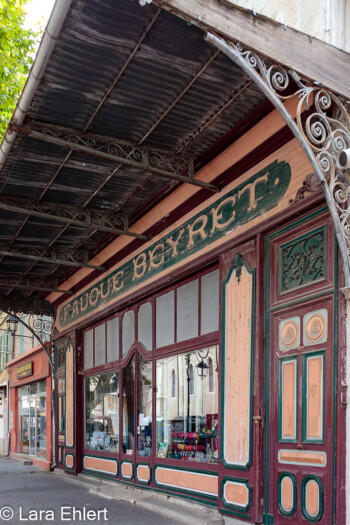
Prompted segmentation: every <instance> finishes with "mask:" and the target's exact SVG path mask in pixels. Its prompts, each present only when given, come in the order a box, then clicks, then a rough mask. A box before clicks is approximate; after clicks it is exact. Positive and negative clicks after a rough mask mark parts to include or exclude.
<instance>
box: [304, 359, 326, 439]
mask: <svg viewBox="0 0 350 525" xmlns="http://www.w3.org/2000/svg"><path fill="white" fill-rule="evenodd" d="M324 388H325V355H324V351H320V352H314V353H312V354H305V355H303V443H324V426H325V425H324V413H325V406H324V404H325V392H324Z"/></svg>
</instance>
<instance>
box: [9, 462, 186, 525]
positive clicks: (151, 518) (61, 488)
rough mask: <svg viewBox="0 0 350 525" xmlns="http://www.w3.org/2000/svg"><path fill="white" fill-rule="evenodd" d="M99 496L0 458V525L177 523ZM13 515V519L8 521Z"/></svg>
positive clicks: (171, 524)
mask: <svg viewBox="0 0 350 525" xmlns="http://www.w3.org/2000/svg"><path fill="white" fill-rule="evenodd" d="M98 492H99V491H98V490H95V493H93V492H91V491H90V489H89V487H88V486H87V485H85V486H84V484H83V485H82V484H80V483H74V482H69V481H67V480H66V476H63V475H57V474H55V473H52V472H43V471H41V470H40V469H38V468H36V467H35V466H33V465H28V466H27V465H23V462H20V461H16V460H13V459H9V458H3V457H0V525H5V524H8V525H23V524H30V523H35V524H36V525H37V524H38V525H40V524H41V523H45V524H49V523H55V524H67V523H74V524H83V525H86V524H87V523H94V524H109V525H134V524H142V525H158V524H159V525H163V524H164V525H175V524H176V525H178V523H179V522H178V521H175V520H174V519H170V518H167V517H164V516H161V515H160V514H158V513H155V512H152V511H151V510H147V509H146V508H144V507H142V506H139V505H135V504H133V503H129V502H127V501H121V500H117V499H106V497H102V496H101V495H99V494H98ZM74 507H75V513H74ZM40 511H41V514H40ZM88 511H90V513H89V514H87V513H88ZM98 511H100V512H99V513H98ZM12 513H13V518H12V519H10V520H7V518H8V517H10V515H11V514H12ZM62 513H63V514H62ZM84 513H85V514H84ZM105 518H107V519H105Z"/></svg>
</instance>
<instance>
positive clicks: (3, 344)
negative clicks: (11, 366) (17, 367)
mask: <svg viewBox="0 0 350 525" xmlns="http://www.w3.org/2000/svg"><path fill="white" fill-rule="evenodd" d="M11 352H12V337H11V334H10V332H2V333H0V372H2V371H3V370H5V368H6V364H7V363H8V362H9V361H10V360H11Z"/></svg>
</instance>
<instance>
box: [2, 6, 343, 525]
mask: <svg viewBox="0 0 350 525" xmlns="http://www.w3.org/2000/svg"><path fill="white" fill-rule="evenodd" d="M140 3H141V4H149V3H150V2H149V1H147V0H143V1H142V0H141V1H140ZM241 4H242V5H243V3H241ZM264 5H265V4H264ZM266 5H267V4H266ZM274 5H275V4H274ZM283 5H284V6H287V4H285V3H283ZM298 5H299V6H300V9H304V7H303V6H302V4H301V3H300V4H298ZM324 5H325V6H326V5H328V6H329V5H330V3H329V2H328V3H327V2H324ZM247 7H251V8H253V7H254V6H253V5H252V4H249V5H247ZM267 7H269V8H271V7H272V3H271V5H269V6H267ZM287 7H288V6H287ZM343 7H344V9H345V4H343ZM261 12H264V13H265V14H266V15H267V16H269V15H270V16H272V11H271V10H270V11H261ZM284 14H285V17H286V18H285V20H283V21H284V22H286V21H287V20H291V19H290V16H291V13H289V10H286V11H284ZM273 18H275V19H276V20H281V18H280V17H279V16H278V17H277V15H276V16H273ZM305 20H306V19H305ZM298 23H299V22H298ZM298 23H297V22H295V23H291V25H293V26H294V27H297V28H299V27H300V28H301V29H302V30H305V31H307V30H308V29H307V26H305V27H304V26H302V27H301V26H299V25H298ZM206 30H208V31H209V34H207V35H206V38H204V36H205V34H204V32H205V31H206ZM322 31H323V30H322ZM322 31H321V32H322ZM310 33H311V29H310ZM317 34H319V33H317ZM217 35H220V38H218V37H217ZM237 40H238V42H237ZM325 41H327V38H322V40H318V39H316V38H315V39H313V38H311V37H310V38H309V37H308V36H306V35H305V34H303V33H300V32H299V31H297V30H296V29H291V28H287V27H286V28H285V27H284V26H282V25H280V24H278V23H276V22H275V21H271V20H267V19H266V18H264V17H262V16H256V17H255V16H254V15H253V14H252V13H251V12H249V13H247V12H246V11H245V10H243V9H238V8H236V7H234V6H233V5H232V3H231V2H228V1H225V2H224V1H219V0H218V1H215V0H210V1H208V2H203V0H164V1H163V0H159V1H155V2H152V3H151V5H145V6H144V7H143V8H141V7H140V5H139V3H138V2H135V1H131V0H119V1H118V2H113V1H109V0H103V1H98V2H97V1H96V0H85V1H84V2H79V1H77V0H72V1H70V0H65V1H64V2H63V0H62V2H58V3H57V4H56V7H55V9H54V13H53V17H52V19H51V25H50V26H49V29H48V30H47V32H46V34H45V36H44V40H43V44H42V48H41V53H40V52H39V55H38V58H37V61H36V63H35V65H34V70H33V71H34V73H35V72H37V74H33V75H32V77H30V80H29V81H28V84H27V88H25V90H24V94H23V95H22V99H21V102H23V105H22V104H21V103H20V104H19V107H20V108H21V110H20V111H21V114H20V115H19V113H18V112H17V113H15V116H14V118H13V120H12V125H11V126H10V128H9V132H8V133H7V142H6V143H4V144H3V146H2V148H1V151H0V166H2V169H1V173H2V176H3V177H4V180H5V179H6V184H4V194H5V195H6V196H7V199H8V200H7V201H6V203H5V205H6V208H5V210H7V212H8V214H9V215H11V213H12V215H11V217H13V214H14V213H17V214H18V209H21V210H22V216H21V219H17V222H16V227H17V229H19V231H20V232H21V236H22V239H21V242H24V241H27V244H30V243H31V242H32V241H33V239H36V242H37V243H39V241H41V243H42V244H43V246H42V248H40V247H39V248H36V249H28V248H27V246H24V247H23V244H20V243H18V244H19V245H18V246H16V242H14V243H12V241H11V239H12V237H11V235H12V234H13V232H12V231H11V235H10V234H8V236H7V242H8V246H7V249H6V250H5V249H4V250H3V252H4V253H5V258H6V257H8V258H10V257H12V259H11V260H14V263H13V267H14V268H15V269H16V270H17V273H19V272H20V271H23V268H22V265H23V266H24V267H25V270H26V278H27V279H28V281H26V282H24V280H23V282H22V281H21V282H19V280H18V279H17V280H16V279H14V284H13V282H12V283H11V286H13V288H11V287H10V286H9V288H8V296H7V303H6V304H9V305H10V304H13V305H16V304H19V302H20V300H23V307H24V305H25V306H26V307H27V308H28V309H30V308H32V309H34V308H36V311H41V309H44V308H46V309H52V310H53V309H55V313H56V317H55V329H54V332H53V335H52V343H53V345H54V352H53V355H54V362H55V385H54V386H55V389H54V390H55V392H54V395H55V400H54V401H55V402H54V406H56V407H57V410H56V419H55V427H56V433H55V436H54V437H55V442H56V448H55V450H54V453H55V457H56V463H57V466H58V467H59V468H61V469H63V470H64V471H65V472H66V473H67V475H77V474H79V473H80V472H84V473H87V474H89V475H92V476H98V477H104V478H106V479H109V480H111V481H115V482H121V483H126V484H130V485H135V486H138V487H148V488H150V489H152V490H154V491H161V492H165V493H167V494H170V495H175V496H176V495H177V496H180V497H183V498H188V499H190V500H194V501H196V502H199V503H202V504H203V505H208V506H212V507H215V508H217V509H218V511H219V512H220V513H222V515H223V516H224V517H225V520H226V521H227V523H232V524H233V523H242V522H243V523H247V522H249V523H265V524H266V525H272V524H276V525H287V524H288V523H314V522H317V523H320V525H333V524H334V525H335V524H336V525H346V524H347V523H349V521H350V490H347V489H348V484H349V483H350V449H349V447H347V446H346V440H347V436H348V434H349V432H350V409H349V406H348V403H347V390H346V389H347V382H348V381H349V378H350V365H349V363H350V360H349V358H348V354H349V343H348V340H347V337H346V330H347V329H349V326H350V325H349V317H348V318H347V317H346V311H347V309H348V305H349V298H350V259H349V253H350V235H349V231H350V220H349V217H350V214H349V202H348V201H349V197H348V196H349V194H350V189H349V188H350V183H349V180H350V178H349V177H350V172H349V167H350V162H349V160H348V159H349V157H350V118H349V115H348V113H347V109H348V100H349V99H350V88H349V83H348V78H349V76H350V60H349V58H350V57H349V53H346V52H345V51H344V50H343V49H338V48H335V47H333V46H331V45H329V44H327V43H325ZM209 42H210V43H209ZM212 44H213V45H212ZM339 46H343V47H345V40H344V44H343V43H342V42H340V43H339ZM251 49H254V50H255V51H251ZM280 63H282V64H283V65H284V67H282V66H280V65H279V64H280ZM294 69H295V70H296V71H297V73H298V74H297V73H296V72H295V71H294ZM34 77H35V78H34ZM33 78H34V80H33ZM32 82H33V83H34V84H33V83H32ZM255 83H256V85H255ZM322 85H324V86H326V87H324V88H323V87H322ZM283 94H285V96H283ZM338 97H339V98H338ZM30 101H31V102H30ZM25 103H26V104H27V105H26V106H25V105H24V104H25ZM24 107H25V109H23V108H24ZM10 143H11V144H13V146H12V149H11V146H9V144H10ZM31 177H37V178H38V180H39V181H40V187H39V188H38V189H37V188H31V191H32V193H31V197H30V199H29V200H28V202H26V207H22V208H21V203H22V205H23V201H15V202H14V201H13V199H12V195H13V194H14V192H15V191H18V187H19V186H20V182H21V181H22V182H23V183H25V181H27V180H28V178H31ZM19 196H20V197H22V198H23V199H24V198H25V197H26V195H24V194H23V193H22V194H20V195H19ZM11 199H12V200H11ZM4 200H6V199H4ZM1 202H2V200H1V199H0V206H1ZM34 203H35V204H34ZM53 203H54V204H53ZM57 204H59V207H58V208H57V206H56V205H57ZM65 206H66V208H65ZM11 210H12V211H11ZM28 210H29V211H28ZM106 210H107V211H106ZM27 212H28V215H26V213H27ZM119 213H120V215H118V214H119ZM23 216H26V217H27V219H26V220H27V221H28V222H25V223H24V224H23ZM33 216H34V218H33ZM37 217H39V218H38V219H37ZM62 217H63V219H62ZM15 218H16V216H15ZM15 218H13V221H14V222H15ZM117 219H118V220H117ZM62 220H63V221H64V225H62V224H61V225H60V224H57V223H59V222H60V221H62ZM30 221H32V222H30ZM42 221H44V224H45V228H43V227H42ZM128 221H129V223H130V224H131V226H130V228H129V223H128ZM28 224H29V225H30V228H29V227H28ZM13 228H14V230H16V228H15V226H14V227H13ZM45 243H46V244H45ZM52 246H53V247H54V248H53V249H52V250H51V248H52ZM80 248H84V249H85V250H87V251H89V253H90V257H87V255H86V252H81V251H79V250H80ZM18 254H20V256H21V262H18V261H17V260H16V256H18ZM26 257H28V261H26ZM22 260H24V261H25V262H22ZM33 260H35V261H36V262H35V263H33ZM5 262H6V261H5ZM35 264H37V267H35ZM69 265H71V266H72V267H71V268H69V269H68V270H67V269H66V266H69ZM33 267H34V269H33ZM38 267H39V269H40V272H41V273H40V272H39V270H38ZM77 267H79V268H78V269H77ZM7 269H8V267H7V266H6V264H3V263H2V261H1V260H0V275H1V272H3V273H4V274H6V271H7ZM32 270H33V273H32V274H31V272H32ZM39 273H40V275H43V276H44V277H45V276H46V279H47V281H45V278H44V277H43V278H42V279H41V281H40V282H38V274H39ZM52 277H55V278H56V283H55V284H52V282H51V278H52ZM30 279H32V281H31V282H32V289H31V290H30V291H29V292H28V294H27V296H26V297H23V295H20V293H19V292H16V290H15V286H16V285H17V286H22V287H25V288H26V289H28V288H30V285H29V284H28V283H29V282H30ZM21 283H22V284H21ZM35 289H36V290H38V291H40V294H39V295H38V294H36V295H35V293H34V290H35ZM46 290H48V291H50V293H48V294H46V293H45V294H44V293H43V291H46ZM11 301H12V302H11ZM0 306H1V298H0ZM40 352H41V351H40V350H38V349H33V350H31V351H29V352H27V354H25V356H23V357H19V358H17V360H15V361H14V362H13V363H12V364H11V365H10V370H11V386H13V388H11V391H12V390H13V391H14V392H16V393H14V395H13V396H12V401H11V408H12V407H13V410H16V407H18V417H17V416H16V415H15V416H14V421H15V422H14V428H13V431H12V435H11V440H12V441H11V443H12V445H11V450H12V451H15V450H16V453H23V452H26V451H27V452H29V454H32V455H33V456H36V457H38V456H40V454H42V455H44V452H43V451H44V450H45V448H44V443H41V440H42V441H44V440H43V439H42V435H41V434H42V433H41V432H39V442H38V441H37V437H38V432H36V433H34V437H35V439H36V442H35V443H34V445H32V444H31V441H30V439H29V440H26V439H24V437H25V438H27V436H25V432H23V429H24V430H25V429H26V419H25V418H26V416H27V414H26V413H25V412H24V410H27V409H28V407H31V406H32V404H31V403H33V406H36V407H37V408H36V410H37V412H36V417H38V407H39V418H40V417H41V412H40V410H41V408H42V406H43V405H42V403H43V402H44V400H43V399H42V397H43V396H41V392H44V388H45V387H46V410H47V411H49V407H50V404H49V397H50V390H49V379H50V378H49V369H48V365H47V366H46V365H45V364H44V363H45V359H44V357H45V356H44V355H43V354H42V353H41V354H40ZM36 356H37V357H36ZM36 358H37V359H38V362H39V361H40V363H41V365H40V366H41V371H39V372H35V366H36V361H35V359H36ZM32 361H33V365H34V372H35V373H34V374H33V375H32V378H31V380H30V381H33V383H31V384H28V383H29V382H28V380H27V379H26V378H23V379H19V378H18V376H17V372H18V368H21V367H22V366H25V365H28V363H30V362H32ZM38 366H39V365H38ZM40 366H39V368H40ZM347 370H348V371H347ZM22 381H23V383H22ZM42 381H45V382H46V384H45V383H43V382H42ZM23 385H25V387H26V388H27V390H24V391H23V390H22V389H23V388H24V387H23ZM26 393H27V394H28V395H26ZM16 396H17V397H16ZM23 416H24V419H23ZM36 424H37V428H39V424H40V428H44V425H43V423H42V421H41V420H40V422H37V423H36ZM346 425H347V426H348V427H346ZM49 426H50V425H49V419H47V420H46V428H47V429H48V428H49ZM12 436H13V439H12ZM12 446H14V447H17V446H18V447H19V448H17V449H15V448H12ZM21 447H22V449H21ZM33 447H34V448H33ZM48 447H49V434H47V436H46V456H45V461H46V466H48V463H49V461H50V460H51V459H50V458H51V456H50V453H49V451H48V450H49V449H48ZM24 448H26V450H24ZM52 460H54V458H52Z"/></svg>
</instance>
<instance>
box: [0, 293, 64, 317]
mask: <svg viewBox="0 0 350 525" xmlns="http://www.w3.org/2000/svg"><path fill="white" fill-rule="evenodd" d="M0 310H1V311H2V312H5V313H9V315H15V317H16V318H17V316H20V315H21V314H26V315H27V314H34V315H46V316H50V317H53V316H54V314H55V311H54V307H53V306H52V304H51V303H50V302H49V301H46V300H45V299H41V297H36V296H31V297H11V296H8V297H6V296H4V295H1V296H0Z"/></svg>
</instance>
